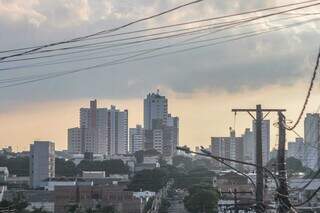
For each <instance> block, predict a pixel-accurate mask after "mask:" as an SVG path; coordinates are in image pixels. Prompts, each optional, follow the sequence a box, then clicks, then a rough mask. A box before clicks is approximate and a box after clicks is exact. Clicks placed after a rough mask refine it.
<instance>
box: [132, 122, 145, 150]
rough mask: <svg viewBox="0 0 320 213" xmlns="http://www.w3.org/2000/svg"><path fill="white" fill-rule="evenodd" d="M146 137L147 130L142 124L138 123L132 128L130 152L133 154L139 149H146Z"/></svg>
mask: <svg viewBox="0 0 320 213" xmlns="http://www.w3.org/2000/svg"><path fill="white" fill-rule="evenodd" d="M145 138H146V137H145V131H144V128H142V126H141V125H137V126H136V127H135V128H130V129H129V152H130V153H132V154H133V153H135V152H137V151H140V150H144V144H145V141H146V139H145Z"/></svg>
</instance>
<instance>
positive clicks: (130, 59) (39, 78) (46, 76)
mask: <svg viewBox="0 0 320 213" xmlns="http://www.w3.org/2000/svg"><path fill="white" fill-rule="evenodd" d="M276 30H281V27H280V28H278V29H276ZM276 30H274V31H276ZM267 32H272V31H266V32H259V33H254V34H251V35H245V36H240V37H237V38H232V39H228V40H225V41H221V42H214V43H209V44H205V45H201V46H196V47H191V48H186V49H182V50H177V51H173V52H169V53H163V54H158V55H152V56H146V57H140V58H136V57H138V56H140V55H144V54H147V53H151V52H154V51H156V50H161V49H165V48H170V47H172V46H174V45H168V46H162V47H159V48H155V49H149V50H147V51H146V52H142V53H139V54H136V55H132V56H129V57H126V58H122V59H118V60H114V61H111V62H107V63H103V64H97V65H94V66H90V67H85V68H79V69H75V70H70V71H62V72H55V73H48V74H43V75H41V74H40V75H36V76H34V75H33V76H30V77H32V78H31V79H29V80H28V76H26V77H22V78H26V79H25V80H26V81H23V82H16V83H13V84H9V85H5V86H1V87H0V88H7V87H14V86H20V85H25V84H29V83H33V82H38V81H42V80H47V79H51V78H56V77H60V76H65V75H69V74H73V73H77V72H82V71H87V70H91V69H96V68H99V67H104V66H114V65H118V64H123V63H128V62H134V61H139V60H145V59H149V58H154V57H159V56H163V55H169V54H176V53H181V52H187V51H191V50H195V49H200V48H207V47H210V46H215V45H218V44H222V43H227V42H231V41H236V40H239V39H244V38H248V37H253V36H257V35H261V34H264V33H267ZM135 58H136V59H135ZM34 77H37V78H36V79H34ZM12 80H13V81H15V80H16V79H15V78H14V79H12ZM6 81H10V82H12V81H11V79H4V81H2V82H1V83H8V82H6Z"/></svg>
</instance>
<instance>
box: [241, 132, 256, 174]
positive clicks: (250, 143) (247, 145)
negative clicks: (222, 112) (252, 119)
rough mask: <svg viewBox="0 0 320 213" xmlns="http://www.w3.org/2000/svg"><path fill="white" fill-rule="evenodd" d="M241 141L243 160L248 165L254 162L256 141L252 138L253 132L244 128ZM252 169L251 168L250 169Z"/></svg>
mask: <svg viewBox="0 0 320 213" xmlns="http://www.w3.org/2000/svg"><path fill="white" fill-rule="evenodd" d="M242 139H243V160H244V161H246V162H248V163H255V162H256V143H255V142H256V140H255V138H254V135H253V132H252V131H251V130H250V128H246V129H245V131H244V134H243V135H242ZM250 169H252V167H251V168H250Z"/></svg>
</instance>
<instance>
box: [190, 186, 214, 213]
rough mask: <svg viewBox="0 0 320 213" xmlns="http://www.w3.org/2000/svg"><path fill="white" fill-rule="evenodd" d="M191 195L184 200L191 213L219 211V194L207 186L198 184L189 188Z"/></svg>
mask: <svg viewBox="0 0 320 213" xmlns="http://www.w3.org/2000/svg"><path fill="white" fill-rule="evenodd" d="M188 191H189V195H188V196H186V197H185V199H184V205H185V207H186V208H187V210H188V211H189V212H191V213H199V212H205V213H213V212H216V211H217V204H218V199H219V195H218V192H217V191H216V190H215V189H213V188H212V187H210V186H209V185H206V184H196V185H193V186H192V187H191V188H189V190H188Z"/></svg>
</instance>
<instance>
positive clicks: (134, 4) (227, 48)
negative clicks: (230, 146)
mask: <svg viewBox="0 0 320 213" xmlns="http://www.w3.org/2000/svg"><path fill="white" fill-rule="evenodd" d="M185 2H186V1H183V0H91V1H89V0H71V1H69V0H55V1H52V0H0V49H1V50H6V49H13V48H20V47H28V46H34V45H39V44H46V43H49V42H55V41H61V40H66V39H71V38H74V37H78V36H81V35H86V34H91V33H94V32H97V31H100V30H104V29H110V28H113V27H117V26H120V25H121V24H125V23H128V22H130V21H133V20H135V19H138V18H143V17H146V16H150V15H153V14H156V13H159V12H161V11H164V10H167V9H169V8H172V7H175V6H177V5H179V4H182V3H185ZM288 2H290V3H293V2H299V1H283V0H279V1H274V0H272V1H261V0H250V1H247V0H246V1H245V0H243V1H239V0H228V1H218V0H205V1H203V2H201V3H199V4H197V5H192V6H189V7H187V8H183V9H180V10H178V11H175V12H173V13H171V14H168V15H165V16H161V17H159V18H156V19H152V20H149V21H146V22H143V23H139V24H137V25H133V26H131V27H129V28H128V29H126V30H124V31H123V32H125V31H132V30H138V29H142V28H146V27H156V26H162V25H167V24H174V23H180V22H185V21H191V20H198V19H203V18H209V17H215V16H220V15H226V14H233V13H239V12H242V11H248V10H254V9H260V8H265V7H272V6H277V5H281V4H285V3H288ZM314 11H319V6H317V7H313V8H310V9H306V10H301V11H298V12H300V13H302V12H304V13H306V12H314ZM254 15H257V14H254ZM285 17H288V16H277V17H274V18H270V19H267V20H260V21H259V24H255V25H252V26H247V27H244V28H239V29H234V30H232V31H228V32H221V33H219V34H217V35H216V36H225V35H230V34H234V33H241V32H247V31H252V30H254V31H259V30H265V29H268V28H269V27H277V26H282V25H286V24H292V23H295V22H299V21H306V20H307V19H311V18H318V16H312V17H310V16H309V17H304V18H299V19H290V20H288V19H285ZM279 19H282V20H279ZM319 32H320V25H319V21H317V20H314V21H313V22H310V23H307V24H304V25H299V26H297V27H294V28H289V29H285V30H282V31H276V32H273V33H268V34H264V35H261V36H257V37H251V38H246V39H241V40H238V41H233V42H229V43H224V44H220V45H215V46H210V47H207V48H201V49H197V50H194V51H188V52H184V53H179V54H171V55H167V56H161V57H156V58H152V59H148V60H141V61H136V62H131V63H126V64H121V65H116V66H109V67H101V68H98V69H94V70H89V71H86V72H81V73H77V74H72V75H68V76H64V77H60V78H54V79H50V80H45V81H41V82H35V83H32V84H28V85H24V86H19V87H12V88H4V89H1V90H0V123H1V128H0V146H7V145H10V144H12V145H14V146H16V145H19V147H20V148H19V149H27V148H28V144H30V143H31V142H32V140H34V139H49V140H54V141H55V142H56V144H57V147H58V148H59V149H61V148H65V147H66V132H67V128H68V127H74V126H77V125H78V119H79V118H78V114H79V112H78V110H79V108H80V107H84V106H87V105H88V102H89V100H90V99H92V98H97V99H100V100H101V101H100V104H99V105H100V106H110V105H111V104H117V106H119V108H121V109H124V108H127V109H129V123H130V127H133V126H134V125H135V124H137V123H142V116H143V115H142V111H143V109H142V101H143V98H144V97H145V96H146V94H147V93H149V92H151V91H156V89H158V88H159V89H160V91H161V93H162V94H163V95H166V96H167V97H168V98H169V110H170V111H171V112H172V113H173V114H175V115H177V116H179V117H180V120H181V137H180V139H181V140H180V142H181V143H182V144H187V145H190V146H192V147H193V146H195V145H208V144H209V142H210V137H211V136H224V135H227V134H228V127H229V126H233V125H234V122H233V114H232V113H231V112H230V110H231V108H232V107H241V106H243V107H253V106H254V105H255V104H257V103H263V104H264V105H267V106H274V107H281V108H287V109H288V113H287V116H288V118H290V119H292V120H294V119H295V118H296V116H297V114H298V110H299V109H300V107H301V104H302V102H303V98H304V95H305V93H306V88H307V84H308V82H309V79H310V78H311V73H312V68H313V66H314V61H315V58H316V55H317V51H318V47H319V45H320V43H319ZM208 38H210V37H208ZM179 41H181V40H180V39H169V40H164V41H159V42H150V43H147V44H144V45H143V46H141V47H143V48H153V47H158V46H159V45H160V46H161V45H167V44H174V43H175V42H179ZM135 48H136V47H128V48H126V49H125V50H126V51H134V50H136V49H135ZM139 48H140V47H139ZM173 50H176V49H173ZM103 51H104V50H102V51H101V52H99V53H86V55H85V54H83V55H82V56H81V57H84V56H85V57H91V56H99V55H105V54H110V53H112V51H113V50H108V51H106V52H103ZM115 51H116V53H118V52H117V51H122V50H115ZM165 52H166V51H162V52H161V51H160V52H159V53H165ZM79 57H80V56H79ZM70 58H71V57H69V58H68V57H66V59H70ZM73 59H74V57H73ZM50 60H56V59H46V60H42V61H41V60H39V61H35V62H36V63H37V62H43V61H45V62H50ZM109 60H110V59H108V58H100V59H97V60H91V61H79V62H73V63H68V64H58V65H53V66H42V67H36V68H35V67H31V68H26V69H19V70H10V71H5V72H0V75H1V78H2V79H5V78H11V77H17V76H23V75H25V74H39V73H40V74H41V73H47V72H56V71H65V70H72V69H76V68H81V67H85V66H91V65H95V64H99V63H104V62H108V61H109ZM29 63H31V62H22V63H18V62H17V63H10V64H6V63H3V64H0V68H5V67H12V66H19V65H26V64H29ZM32 63H33V62H32ZM314 91H315V92H314V94H315V95H314V96H313V101H312V102H311V104H310V106H309V107H308V110H309V111H310V112H313V111H315V110H316V109H317V106H318V105H319V104H320V102H319V101H317V100H319V99H317V98H316V97H317V96H316V94H317V92H319V88H318V87H316V88H315V90H314ZM273 119H275V117H274V118H273ZM236 124H237V125H236V127H237V134H238V135H240V134H242V133H243V129H244V128H245V127H250V126H251V123H250V118H249V117H248V116H244V115H243V116H240V117H239V118H238V119H237V122H236ZM300 130H301V126H300ZM275 133H276V130H273V132H272V134H273V136H272V137H271V140H272V142H273V143H274V142H275ZM301 133H303V132H301ZM289 137H290V138H291V139H292V138H293V137H294V136H293V135H290V136H289Z"/></svg>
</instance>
